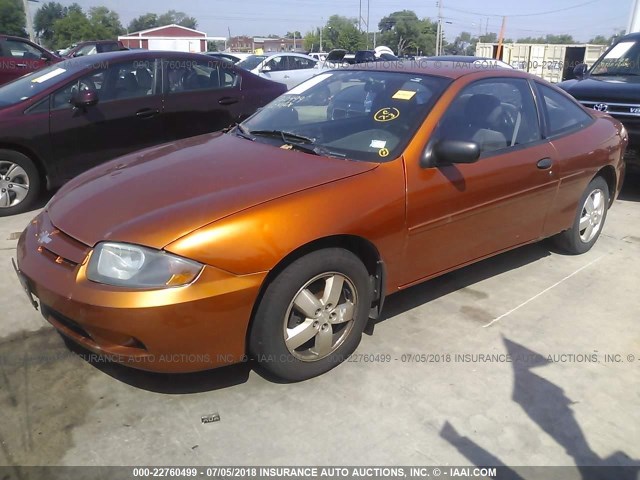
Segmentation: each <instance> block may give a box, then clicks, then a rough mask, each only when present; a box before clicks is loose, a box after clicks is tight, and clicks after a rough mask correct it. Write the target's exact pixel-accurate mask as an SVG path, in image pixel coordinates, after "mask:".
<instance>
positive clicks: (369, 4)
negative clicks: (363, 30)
mask: <svg viewBox="0 0 640 480" xmlns="http://www.w3.org/2000/svg"><path fill="white" fill-rule="evenodd" d="M370 8H371V1H370V0H367V49H368V48H369V18H370V13H371V10H370Z"/></svg>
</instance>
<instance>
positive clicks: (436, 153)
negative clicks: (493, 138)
mask: <svg viewBox="0 0 640 480" xmlns="http://www.w3.org/2000/svg"><path fill="white" fill-rule="evenodd" d="M479 158H480V145H478V144H477V143H474V142H465V141H462V140H441V141H439V142H438V143H436V144H435V145H434V146H433V147H427V149H426V151H425V153H424V155H423V156H422V159H421V160H420V166H421V167H422V168H432V167H437V166H444V165H452V164H454V163H475V162H477V161H478V159H479Z"/></svg>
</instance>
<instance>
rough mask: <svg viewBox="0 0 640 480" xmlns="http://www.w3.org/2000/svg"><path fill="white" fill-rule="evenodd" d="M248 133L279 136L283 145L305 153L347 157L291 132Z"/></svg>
mask: <svg viewBox="0 0 640 480" xmlns="http://www.w3.org/2000/svg"><path fill="white" fill-rule="evenodd" d="M249 133H250V134H251V135H259V136H265V137H275V138H280V139H282V142H283V143H284V144H285V145H289V146H290V147H291V148H292V149H295V150H299V151H301V152H305V153H311V154H314V155H319V156H325V157H335V158H346V157H347V156H346V155H343V154H341V153H337V152H333V151H331V150H329V149H328V148H326V147H323V146H322V145H316V142H315V140H314V139H313V138H309V137H305V136H304V135H298V134H297V133H293V132H286V131H284V130H251V131H250V132H249Z"/></svg>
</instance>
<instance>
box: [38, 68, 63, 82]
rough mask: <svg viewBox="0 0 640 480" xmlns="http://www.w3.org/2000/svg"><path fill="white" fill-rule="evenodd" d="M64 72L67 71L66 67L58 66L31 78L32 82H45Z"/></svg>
mask: <svg viewBox="0 0 640 480" xmlns="http://www.w3.org/2000/svg"><path fill="white" fill-rule="evenodd" d="M64 72H66V70H65V69H64V68H56V69H55V70H52V71H50V72H49V73H47V74H45V75H41V76H39V77H37V78H34V79H33V80H31V83H44V82H46V81H47V80H51V79H52V78H55V77H57V76H58V75H62V74H63V73H64Z"/></svg>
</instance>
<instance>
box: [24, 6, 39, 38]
mask: <svg viewBox="0 0 640 480" xmlns="http://www.w3.org/2000/svg"><path fill="white" fill-rule="evenodd" d="M30 1H32V2H37V1H38V0H22V5H23V8H24V16H25V18H26V20H27V22H26V23H27V33H28V34H29V40H31V41H32V42H35V41H36V33H35V31H34V30H33V19H32V18H31V12H30V11H29V2H30Z"/></svg>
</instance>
